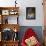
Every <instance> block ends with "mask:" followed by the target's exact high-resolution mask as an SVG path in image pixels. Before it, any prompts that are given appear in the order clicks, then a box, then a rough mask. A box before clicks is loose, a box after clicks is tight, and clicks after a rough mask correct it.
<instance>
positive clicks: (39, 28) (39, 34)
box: [19, 26, 43, 43]
mask: <svg viewBox="0 0 46 46" xmlns="http://www.w3.org/2000/svg"><path fill="white" fill-rule="evenodd" d="M28 28H32V29H33V30H34V32H36V34H37V37H38V39H39V41H40V42H41V43H43V30H42V26H21V27H20V32H19V40H20V42H21V40H22V38H23V36H24V33H25V31H26V30H27V29H28Z"/></svg>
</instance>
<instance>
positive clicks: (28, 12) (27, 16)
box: [26, 7, 36, 20]
mask: <svg viewBox="0 0 46 46" xmlns="http://www.w3.org/2000/svg"><path fill="white" fill-rule="evenodd" d="M32 13H33V16H30V15H31V14H32ZM29 14H30V15H29ZM26 19H29V20H31V19H36V9H35V7H26Z"/></svg>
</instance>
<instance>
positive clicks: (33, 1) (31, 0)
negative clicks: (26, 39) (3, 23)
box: [0, 0, 44, 26]
mask: <svg viewBox="0 0 46 46" xmlns="http://www.w3.org/2000/svg"><path fill="white" fill-rule="evenodd" d="M14 1H15V0H9V1H8V0H0V7H4V6H5V7H10V6H15V3H14ZM17 3H18V4H17V6H19V15H20V16H19V24H20V26H43V24H44V23H43V6H42V0H24V1H23V0H17ZM26 7H35V8H36V11H35V12H36V19H35V20H26ZM11 18H12V17H11ZM9 20H10V19H9ZM13 22H14V21H13Z"/></svg>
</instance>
